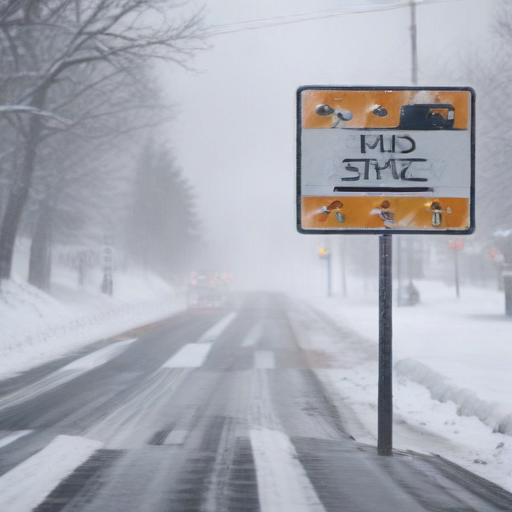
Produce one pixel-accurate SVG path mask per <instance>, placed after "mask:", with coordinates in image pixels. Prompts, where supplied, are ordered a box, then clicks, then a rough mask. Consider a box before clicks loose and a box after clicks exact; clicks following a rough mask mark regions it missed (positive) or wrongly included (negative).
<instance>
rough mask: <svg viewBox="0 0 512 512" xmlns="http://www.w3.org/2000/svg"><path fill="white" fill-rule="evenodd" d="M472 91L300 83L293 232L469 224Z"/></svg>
mask: <svg viewBox="0 0 512 512" xmlns="http://www.w3.org/2000/svg"><path fill="white" fill-rule="evenodd" d="M474 105H475V93H474V91H473V90H472V89H471V88H469V87H463V88H443V87H438V88H436V87H408V88H406V87H323V86H309V87H301V88H299V90H298V91H297V227H298V230H299V231H300V232H302V233H318V232H321V233H326V232H327V233H338V232H341V233H363V232H364V233H383V232H386V233H393V232H396V233H398V232H399V233H414V234H418V233H443V232H444V233H451V234H469V233H472V232H473V230H474V211H475V208H474V206H475V205H474V181H475V177H474V174H475V168H474V161H475V154H474V153H475V151H474V147H475V144H474V112H475V108H474Z"/></svg>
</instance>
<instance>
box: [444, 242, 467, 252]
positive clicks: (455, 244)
mask: <svg viewBox="0 0 512 512" xmlns="http://www.w3.org/2000/svg"><path fill="white" fill-rule="evenodd" d="M448 245H449V246H450V249H453V250H454V251H462V249H464V241H463V240H449V241H448Z"/></svg>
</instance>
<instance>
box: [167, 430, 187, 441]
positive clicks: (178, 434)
mask: <svg viewBox="0 0 512 512" xmlns="http://www.w3.org/2000/svg"><path fill="white" fill-rule="evenodd" d="M187 435H188V430H180V429H177V430H171V432H170V433H169V435H168V436H167V437H166V438H165V441H164V442H163V444H183V443H184V442H185V439H186V437H187Z"/></svg>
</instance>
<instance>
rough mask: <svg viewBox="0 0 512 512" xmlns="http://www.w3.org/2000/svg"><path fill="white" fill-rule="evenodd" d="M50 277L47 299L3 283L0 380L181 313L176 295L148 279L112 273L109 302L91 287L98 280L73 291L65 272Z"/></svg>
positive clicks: (137, 274) (15, 284) (147, 276)
mask: <svg viewBox="0 0 512 512" xmlns="http://www.w3.org/2000/svg"><path fill="white" fill-rule="evenodd" d="M56 274H57V275H56V278H55V281H54V283H53V285H52V295H49V294H46V293H43V292H41V291H40V290H38V289H37V288H34V287H32V286H30V285H28V284H26V283H25V282H24V281H23V280H21V279H19V278H16V277H15V278H14V279H13V280H11V281H5V282H4V283H3V285H2V291H1V293H0V318H1V319H2V329H1V335H0V360H1V361H2V363H1V365H0V378H7V377H10V376H13V375H15V374H17V373H19V372H21V371H24V370H27V369H29V368H32V367H35V366H37V365H40V364H43V363H45V362H48V361H51V360H52V359H54V358H56V357H60V356H63V355H65V354H67V353H71V352H74V351H76V350H78V349H79V348H81V347H83V346H84V345H87V344H90V343H93V342H95V341H99V340H101V339H105V338H108V337H111V336H115V335H116V334H119V333H120V332H123V331H126V330H129V329H130V328H135V327H138V326H140V325H142V324H145V323H150V322H153V321H156V320H159V319H162V318H164V317H166V316H169V315H170V314H172V313H173V312H176V311H178V310H180V309H182V308H183V304H182V301H181V300H180V297H179V295H178V294H177V293H176V291H175V290H174V289H173V288H172V287H171V286H169V285H168V284H167V283H165V282H164V281H162V280H161V279H159V278H158V277H156V276H154V275H152V274H147V273H143V272H134V273H131V274H128V273H122V272H117V273H116V274H115V276H114V280H115V281H114V295H113V296H112V297H109V296H107V295H105V294H102V293H101V292H100V290H99V285H98V286H96V283H100V282H101V279H100V276H97V275H96V276H94V279H93V276H91V277H90V283H88V284H87V283H86V285H84V286H79V285H78V284H77V283H76V276H75V275H74V274H73V273H70V272H68V271H67V270H66V269H57V272H56Z"/></svg>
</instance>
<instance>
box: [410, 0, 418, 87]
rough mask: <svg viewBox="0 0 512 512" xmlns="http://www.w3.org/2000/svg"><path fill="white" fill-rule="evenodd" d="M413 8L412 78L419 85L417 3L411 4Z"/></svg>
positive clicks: (412, 2) (411, 2)
mask: <svg viewBox="0 0 512 512" xmlns="http://www.w3.org/2000/svg"><path fill="white" fill-rule="evenodd" d="M409 4H410V6H411V58H412V60H411V78H412V84H413V85H418V45H417V43H416V39H417V38H416V3H415V2H414V0H410V2H409Z"/></svg>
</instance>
